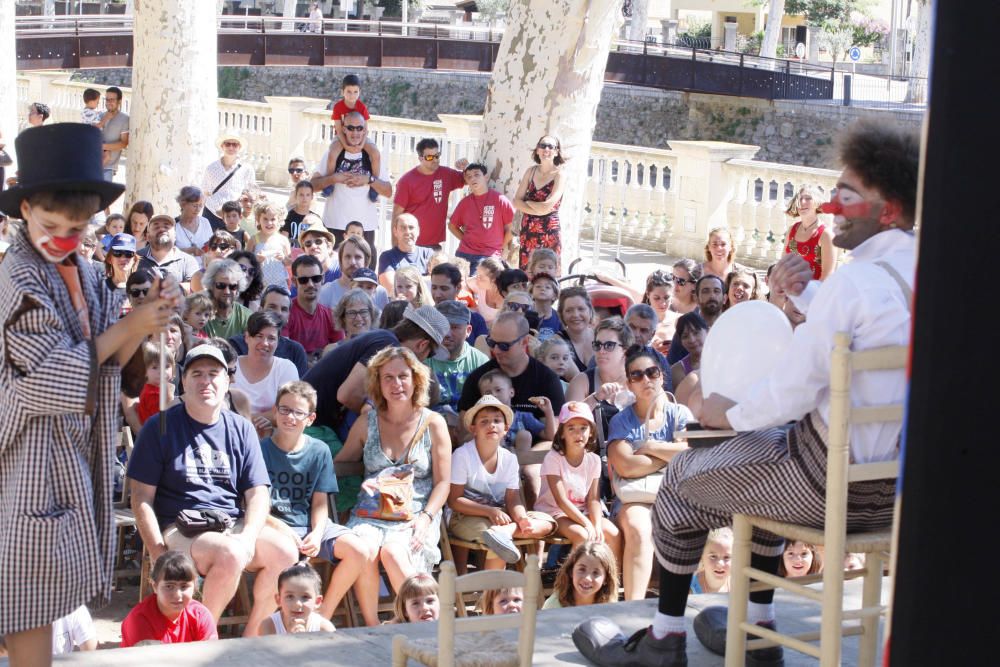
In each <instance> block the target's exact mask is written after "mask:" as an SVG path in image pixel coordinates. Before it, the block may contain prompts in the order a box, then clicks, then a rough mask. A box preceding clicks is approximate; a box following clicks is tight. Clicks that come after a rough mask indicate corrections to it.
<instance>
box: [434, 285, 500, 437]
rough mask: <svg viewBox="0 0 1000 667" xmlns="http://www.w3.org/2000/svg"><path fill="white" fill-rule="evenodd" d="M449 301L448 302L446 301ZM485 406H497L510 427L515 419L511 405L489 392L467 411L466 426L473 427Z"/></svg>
mask: <svg viewBox="0 0 1000 667" xmlns="http://www.w3.org/2000/svg"><path fill="white" fill-rule="evenodd" d="M445 303H447V302H445ZM483 408H495V409H497V410H499V411H500V412H502V413H503V416H504V419H506V420H507V426H508V427H510V424H511V422H512V421H514V413H513V411H511V409H510V408H509V407H507V406H506V405H504V404H503V403H501V402H500V399H499V398H497V397H496V396H491V395H490V394H487V395H486V396H483V397H482V398H480V399H479V400H478V401H476V404H475V405H473V406H472V407H471V408H469V409H468V410H466V411H465V418H464V420H463V421H465V428H471V427H472V422H473V421H475V419H476V414H477V413H478V412H479V411H480V410H482V409H483Z"/></svg>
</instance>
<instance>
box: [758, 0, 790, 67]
mask: <svg viewBox="0 0 1000 667" xmlns="http://www.w3.org/2000/svg"><path fill="white" fill-rule="evenodd" d="M784 15H785V0H770V3H769V5H768V9H767V28H765V30H764V41H762V42H761V43H760V55H761V57H762V58H774V57H775V55H777V53H778V41H779V40H780V39H781V19H782V17H784Z"/></svg>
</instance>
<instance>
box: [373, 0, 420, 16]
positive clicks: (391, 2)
mask: <svg viewBox="0 0 1000 667" xmlns="http://www.w3.org/2000/svg"><path fill="white" fill-rule="evenodd" d="M375 4H377V5H379V6H381V7H385V12H384V13H383V17H389V16H393V17H395V18H400V17H402V16H403V3H402V2H401V1H400V0H381V2H376V3H375ZM423 8H424V0H410V9H409V13H410V14H413V13H414V12H418V11H421V10H422V9H423Z"/></svg>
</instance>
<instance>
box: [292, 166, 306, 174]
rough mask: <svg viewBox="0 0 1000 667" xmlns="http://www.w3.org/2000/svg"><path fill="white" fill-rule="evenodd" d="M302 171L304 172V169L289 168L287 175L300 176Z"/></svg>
mask: <svg viewBox="0 0 1000 667" xmlns="http://www.w3.org/2000/svg"><path fill="white" fill-rule="evenodd" d="M304 171H305V169H303V168H302V167H289V168H288V173H289V174H301V173H302V172H304Z"/></svg>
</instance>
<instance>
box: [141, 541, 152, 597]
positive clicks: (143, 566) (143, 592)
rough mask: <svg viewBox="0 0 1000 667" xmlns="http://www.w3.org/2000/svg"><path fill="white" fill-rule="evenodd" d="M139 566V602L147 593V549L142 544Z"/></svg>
mask: <svg viewBox="0 0 1000 667" xmlns="http://www.w3.org/2000/svg"><path fill="white" fill-rule="evenodd" d="M140 558H141V567H140V569H139V602H142V601H143V600H145V599H146V596H147V595H149V592H150V591H149V551H148V550H147V549H146V545H145V544H143V545H142V556H141V557H140Z"/></svg>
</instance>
